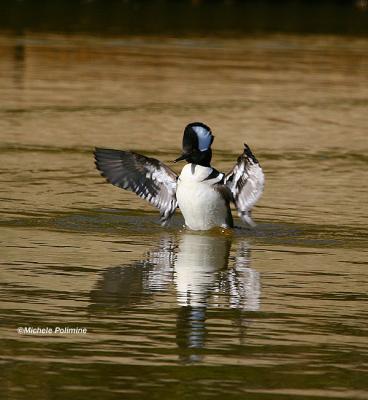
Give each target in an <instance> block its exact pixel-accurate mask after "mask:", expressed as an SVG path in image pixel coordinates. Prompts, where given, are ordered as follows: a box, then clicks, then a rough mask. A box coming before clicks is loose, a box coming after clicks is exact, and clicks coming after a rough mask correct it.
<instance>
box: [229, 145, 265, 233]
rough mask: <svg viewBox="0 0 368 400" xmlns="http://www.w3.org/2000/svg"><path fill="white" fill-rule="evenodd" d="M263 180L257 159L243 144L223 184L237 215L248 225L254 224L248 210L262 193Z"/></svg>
mask: <svg viewBox="0 0 368 400" xmlns="http://www.w3.org/2000/svg"><path fill="white" fill-rule="evenodd" d="M264 180H265V179H264V174H263V171H262V168H261V166H260V165H259V162H258V160H257V159H256V158H255V156H254V155H253V153H252V152H251V150H250V148H249V146H248V145H246V144H244V152H243V154H242V155H241V156H239V157H238V160H237V163H236V164H235V166H234V168H233V169H232V170H231V171H230V172H229V173H228V174H226V176H225V184H226V185H227V186H228V188H229V189H230V190H231V193H232V195H233V200H234V203H235V206H236V208H237V210H238V214H239V217H240V218H241V219H242V220H243V221H244V222H245V223H247V224H248V225H250V226H255V223H254V222H253V220H252V218H251V215H250V211H251V209H252V207H253V206H254V205H255V204H256V202H257V201H258V200H259V198H260V197H261V195H262V192H263V187H264Z"/></svg>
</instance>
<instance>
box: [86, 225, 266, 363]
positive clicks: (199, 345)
mask: <svg viewBox="0 0 368 400" xmlns="http://www.w3.org/2000/svg"><path fill="white" fill-rule="evenodd" d="M234 244H235V243H234ZM232 245H233V238H232V237H231V236H225V235H224V234H208V233H206V234H204V233H192V232H184V233H181V234H178V235H172V236H170V235H168V236H163V237H161V238H160V241H159V246H158V248H156V249H154V250H152V251H149V252H148V253H147V255H146V257H145V259H144V260H143V261H141V262H137V263H135V264H132V265H130V266H121V267H113V268H110V269H108V270H107V271H105V273H104V274H103V279H102V281H100V282H99V283H98V287H97V288H96V289H95V290H93V291H92V293H91V297H92V306H91V307H92V308H93V310H94V311H96V308H97V309H98V308H100V307H101V308H102V307H103V308H105V307H106V306H107V304H106V303H108V307H109V309H110V311H111V310H112V307H117V308H121V307H126V306H128V307H129V306H134V304H138V303H142V302H144V301H145V300H148V299H149V298H152V297H153V296H155V294H157V293H160V292H165V293H166V294H169V293H170V292H172V293H173V295H174V296H173V297H170V296H167V299H169V300H170V299H171V298H174V299H175V298H176V302H177V305H178V311H177V316H176V320H177V324H176V340H177V345H178V349H179V355H180V358H181V359H182V360H183V361H184V362H196V361H199V360H201V359H202V357H203V354H205V350H206V349H205V341H206V333H207V329H206V314H207V310H208V309H209V308H218V309H220V310H224V311H226V310H227V311H228V310H229V309H233V320H234V319H235V320H236V321H234V322H236V325H237V326H238V327H239V329H240V331H242V330H243V329H244V325H245V324H246V319H245V318H244V311H256V310H258V309H259V306H260V279H259V273H258V272H257V271H255V270H254V269H252V268H250V249H249V246H248V244H247V243H246V242H245V241H242V240H239V239H238V240H237V241H236V247H237V248H236V250H235V252H232V251H231V247H232ZM169 300H168V301H169ZM240 336H241V332H240Z"/></svg>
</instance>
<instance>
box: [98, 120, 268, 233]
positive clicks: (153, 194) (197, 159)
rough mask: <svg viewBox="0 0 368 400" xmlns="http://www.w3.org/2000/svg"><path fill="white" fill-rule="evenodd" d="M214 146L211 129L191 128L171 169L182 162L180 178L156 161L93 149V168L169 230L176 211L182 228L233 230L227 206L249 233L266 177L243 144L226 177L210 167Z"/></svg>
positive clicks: (194, 124) (129, 153) (194, 125)
mask: <svg viewBox="0 0 368 400" xmlns="http://www.w3.org/2000/svg"><path fill="white" fill-rule="evenodd" d="M213 141H214V135H213V134H212V131H211V129H210V128H209V126H207V125H206V124H204V123H202V122H192V123H189V124H188V125H187V126H186V127H185V129H184V133H183V140H182V154H181V155H180V156H179V157H178V158H177V159H175V160H174V163H178V162H180V161H185V162H186V165H185V166H184V167H183V168H182V170H181V173H180V175H178V174H177V173H176V172H175V171H174V170H173V169H171V168H170V167H169V166H167V165H166V164H164V163H163V162H161V161H160V160H157V159H156V158H151V157H146V156H144V155H142V154H139V153H136V152H133V151H123V150H115V149H108V148H101V147H96V148H95V151H94V157H95V165H96V168H97V169H98V170H99V172H100V174H101V175H102V176H103V177H104V178H105V179H106V180H107V181H108V182H109V183H111V184H112V185H114V186H117V187H119V188H122V189H125V190H129V191H132V192H134V193H135V194H137V195H138V196H139V197H141V198H142V199H144V200H146V201H148V202H149V203H150V204H151V205H153V206H155V207H156V208H158V209H159V211H160V222H161V225H162V226H167V225H168V224H169V222H170V220H171V219H172V216H173V215H174V213H175V211H176V209H177V208H179V209H180V211H181V213H182V215H183V217H184V221H185V227H186V228H189V229H190V230H195V231H207V230H210V229H212V228H225V229H231V228H234V220H233V217H232V212H231V204H234V206H235V208H236V210H237V212H238V215H239V217H240V219H241V220H242V221H243V222H244V223H245V224H246V226H248V227H250V228H253V227H255V226H256V223H255V222H254V221H253V219H252V216H251V211H252V208H253V206H254V205H255V204H256V203H257V201H258V200H259V199H260V197H261V196H262V193H263V190H264V182H265V177H264V173H263V170H262V168H261V166H260V163H259V161H258V160H257V159H256V157H255V156H254V154H253V153H252V151H251V149H250V148H249V146H248V145H247V144H244V149H243V153H242V154H241V155H240V156H239V157H238V158H237V161H236V163H235V165H234V166H233V168H232V169H231V170H230V171H229V172H228V173H223V172H219V171H218V170H216V169H215V168H213V167H212V166H211V160H212V149H211V146H212V144H213Z"/></svg>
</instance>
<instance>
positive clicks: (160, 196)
mask: <svg viewBox="0 0 368 400" xmlns="http://www.w3.org/2000/svg"><path fill="white" fill-rule="evenodd" d="M94 154H95V160H96V167H97V169H98V170H99V171H100V172H101V175H102V176H103V177H105V178H106V179H107V181H108V182H110V183H112V184H113V185H115V186H118V187H120V188H122V189H126V190H130V191H132V192H134V193H136V194H137V195H138V196H139V197H141V198H142V199H145V200H147V201H148V202H150V203H151V204H152V205H154V206H155V207H157V208H158V209H159V210H160V217H161V223H162V225H166V224H167V223H168V222H169V220H170V218H171V217H172V215H173V214H174V212H175V209H176V207H177V200H176V180H177V175H176V173H175V172H174V171H172V170H171V169H170V168H169V167H167V166H166V165H165V164H163V163H162V162H160V161H159V160H156V159H155V158H149V157H145V156H142V155H140V154H137V153H134V152H131V151H121V150H112V149H101V148H96V149H95V152H94Z"/></svg>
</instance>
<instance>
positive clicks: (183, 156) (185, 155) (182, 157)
mask: <svg viewBox="0 0 368 400" xmlns="http://www.w3.org/2000/svg"><path fill="white" fill-rule="evenodd" d="M187 158H188V154H182V155H181V156H180V157H178V158H177V159H176V160H174V162H178V161H182V160H185V159H187Z"/></svg>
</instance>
